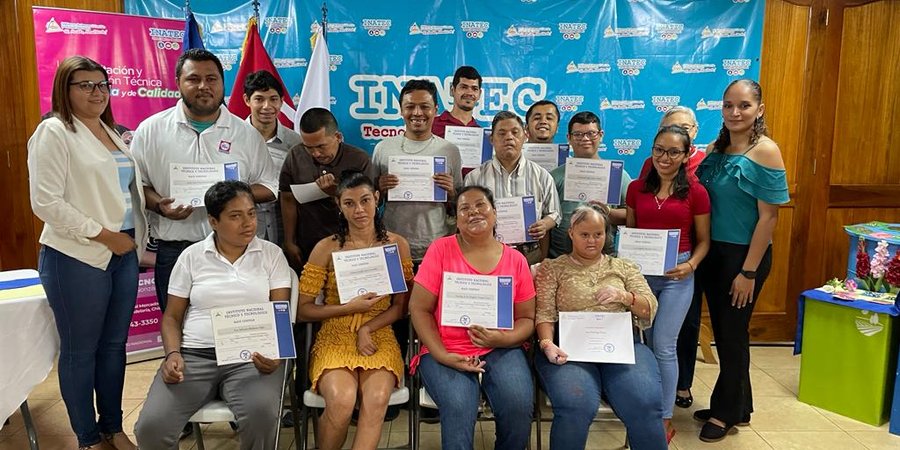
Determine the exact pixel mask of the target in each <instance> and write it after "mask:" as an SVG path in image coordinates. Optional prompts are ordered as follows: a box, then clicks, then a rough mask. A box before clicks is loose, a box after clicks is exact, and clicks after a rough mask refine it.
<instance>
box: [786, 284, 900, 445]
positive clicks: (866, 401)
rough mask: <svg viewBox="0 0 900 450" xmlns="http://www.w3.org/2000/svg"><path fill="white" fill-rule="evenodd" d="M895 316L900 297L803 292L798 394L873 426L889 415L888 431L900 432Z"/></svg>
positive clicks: (899, 342)
mask: <svg viewBox="0 0 900 450" xmlns="http://www.w3.org/2000/svg"><path fill="white" fill-rule="evenodd" d="M898 316H900V297H897V298H895V299H894V303H893V304H879V303H874V302H869V301H863V300H843V299H841V298H837V297H835V296H833V295H832V294H831V293H828V292H824V291H821V290H808V291H805V292H803V293H802V294H801V295H800V298H799V300H798V305H797V333H796V338H795V341H794V354H800V352H801V349H802V350H803V358H802V360H801V363H800V389H799V392H798V399H799V400H800V401H802V402H804V403H808V404H811V405H814V406H818V407H821V408H823V409H827V410H829V411H832V412H835V413H838V414H841V415H844V416H847V417H850V418H853V419H855V420H859V421H861V422H864V423H868V424H871V425H875V426H879V425H881V424H882V423H884V421H885V419H886V418H887V417H888V415H890V419H891V424H890V432H891V433H893V434H900V370H898V368H897V354H898V351H900V325H898V324H900V321H898V320H900V319H898ZM892 388H893V389H892ZM892 391H893V398H891V395H890V394H891V392H892ZM892 404H893V410H891V405H892Z"/></svg>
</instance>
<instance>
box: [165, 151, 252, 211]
mask: <svg viewBox="0 0 900 450" xmlns="http://www.w3.org/2000/svg"><path fill="white" fill-rule="evenodd" d="M237 179H239V173H238V163H236V162H230V163H225V164H182V163H169V197H172V198H174V199H175V202H174V203H173V204H172V206H173V207H177V206H179V205H185V206H194V207H200V206H205V205H204V203H203V196H204V195H206V191H207V190H209V188H210V187H212V185H214V184H216V183H217V182H219V181H224V180H237Z"/></svg>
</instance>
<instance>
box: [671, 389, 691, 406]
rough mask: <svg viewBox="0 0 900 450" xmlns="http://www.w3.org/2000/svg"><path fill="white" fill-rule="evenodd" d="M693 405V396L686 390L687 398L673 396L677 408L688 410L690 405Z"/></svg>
mask: <svg viewBox="0 0 900 450" xmlns="http://www.w3.org/2000/svg"><path fill="white" fill-rule="evenodd" d="M693 404H694V396H693V395H691V391H690V390H688V395H687V397H682V396H680V395H678V394H675V406H677V407H679V408H690V407H691V405H693Z"/></svg>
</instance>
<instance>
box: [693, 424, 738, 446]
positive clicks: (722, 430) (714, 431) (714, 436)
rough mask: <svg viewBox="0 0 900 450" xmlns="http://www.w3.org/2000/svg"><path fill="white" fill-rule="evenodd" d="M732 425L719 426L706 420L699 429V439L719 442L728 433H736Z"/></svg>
mask: <svg viewBox="0 0 900 450" xmlns="http://www.w3.org/2000/svg"><path fill="white" fill-rule="evenodd" d="M737 431H738V430H737V428H735V427H733V426H725V427H720V426H718V425H716V424H714V423H712V422H706V423H705V424H704V425H703V428H702V429H700V440H701V441H703V442H719V441H721V440H722V439H725V437H726V436H728V435H729V434H734V433H737Z"/></svg>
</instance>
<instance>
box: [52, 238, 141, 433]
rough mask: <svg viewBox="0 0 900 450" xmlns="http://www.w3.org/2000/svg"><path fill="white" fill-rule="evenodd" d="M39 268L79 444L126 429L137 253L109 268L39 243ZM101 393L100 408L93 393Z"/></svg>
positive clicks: (113, 262)
mask: <svg viewBox="0 0 900 450" xmlns="http://www.w3.org/2000/svg"><path fill="white" fill-rule="evenodd" d="M38 271H39V272H40V275H41V284H42V285H43V286H44V291H45V292H46V294H47V300H48V301H49V303H50V308H51V309H52V310H53V316H54V317H55V318H56V330H57V331H58V332H59V341H60V346H59V365H58V370H59V390H60V393H61V394H62V398H63V401H64V402H65V404H66V409H67V410H68V414H69V422H70V423H71V425H72V430H73V431H74V432H75V435H76V437H77V438H78V445H79V446H87V445H93V444H96V443H97V442H99V441H100V433H108V434H111V433H118V432H120V431H122V388H123V386H124V384H125V341H126V340H127V338H128V328H129V327H130V326H131V315H132V314H133V313H134V302H135V298H136V297H137V287H138V284H137V282H138V260H137V253H135V252H130V253H128V254H126V255H123V256H115V255H113V257H112V259H111V260H110V261H109V265H108V266H107V267H106V270H101V269H97V268H95V267H92V266H89V265H87V264H85V263H83V262H81V261H79V260H77V259H75V258H72V257H69V256H66V255H64V254H63V253H60V252H58V251H56V250H54V249H53V248H51V247H47V246H43V247H41V254H40V263H39V264H38ZM95 392H96V394H97V412H99V413H100V419H99V421H98V420H97V419H96V415H95V410H94V393H95Z"/></svg>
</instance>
